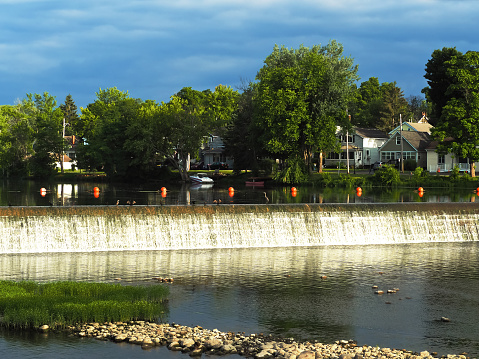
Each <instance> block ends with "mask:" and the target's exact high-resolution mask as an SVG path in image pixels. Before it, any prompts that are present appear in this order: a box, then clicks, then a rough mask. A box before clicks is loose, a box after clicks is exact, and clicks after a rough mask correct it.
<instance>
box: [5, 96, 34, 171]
mask: <svg viewBox="0 0 479 359" xmlns="http://www.w3.org/2000/svg"><path fill="white" fill-rule="evenodd" d="M29 112H30V111H25V109H24V108H23V107H22V105H21V104H17V105H15V106H10V105H5V106H0V170H1V171H2V175H3V176H5V177H10V176H25V175H27V174H28V158H29V156H31V155H32V154H33V141H34V136H33V135H34V128H33V119H32V118H31V117H30V116H29Z"/></svg>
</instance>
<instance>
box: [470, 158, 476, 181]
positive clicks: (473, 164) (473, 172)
mask: <svg viewBox="0 0 479 359" xmlns="http://www.w3.org/2000/svg"><path fill="white" fill-rule="evenodd" d="M471 177H476V165H475V162H474V160H472V162H471Z"/></svg>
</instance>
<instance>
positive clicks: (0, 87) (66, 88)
mask: <svg viewBox="0 0 479 359" xmlns="http://www.w3.org/2000/svg"><path fill="white" fill-rule="evenodd" d="M478 15H479V0H294V1H292V0H221V1H220V0H136V1H126V0H67V1H65V0H62V1H59V0H0V105H13V104H15V103H17V102H18V101H21V100H22V99H24V98H25V97H26V94H28V93H33V94H34V93H39V94H42V93H44V92H48V93H49V94H50V95H53V96H55V97H56V100H57V102H58V104H61V103H63V102H64V101H65V97H66V96H67V95H68V94H71V96H72V97H73V100H74V101H75V103H76V105H77V106H78V107H79V108H80V107H86V106H87V105H88V104H89V103H92V102H94V101H95V99H96V93H97V92H98V91H99V89H100V88H101V89H106V88H109V87H117V88H118V89H119V90H121V91H128V92H129V94H130V96H131V97H134V98H141V99H142V100H155V101H157V102H161V101H164V102H168V101H169V98H170V97H171V96H172V95H174V94H175V93H177V92H178V91H179V90H181V89H182V88H183V87H192V88H193V89H195V90H200V91H202V90H205V89H212V90H213V89H214V88H215V86H217V85H218V84H222V85H228V86H231V87H233V88H234V89H238V88H239V87H241V85H242V84H244V83H248V82H250V81H254V80H255V76H256V74H257V72H258V70H259V69H260V68H261V67H262V66H263V63H264V60H265V58H266V57H267V56H268V55H269V54H271V52H272V51H273V48H274V46H275V44H277V45H280V46H281V45H284V46H286V47H288V48H299V46H300V45H304V46H307V47H311V46H313V45H318V44H321V45H327V44H328V42H329V41H331V40H336V41H337V42H339V43H340V44H342V45H343V47H344V55H345V56H348V57H352V58H353V59H354V63H355V64H357V65H358V67H359V71H358V74H359V76H360V77H361V80H360V81H359V83H358V85H360V83H361V82H363V81H367V80H368V79H369V78H370V77H377V78H378V79H379V82H380V83H383V82H393V81H396V83H397V86H399V87H400V88H401V89H402V90H403V91H404V95H405V96H406V97H409V96H422V94H421V89H422V88H424V87H425V86H426V85H427V83H426V80H425V79H424V74H425V70H424V68H425V65H426V63H427V61H428V60H429V59H430V58H431V54H432V52H433V51H434V50H436V49H442V48H443V47H456V48H457V49H458V50H459V51H461V52H467V51H469V50H473V51H479V36H478V35H479V21H477V18H478Z"/></svg>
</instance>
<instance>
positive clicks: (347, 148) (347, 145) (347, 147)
mask: <svg viewBox="0 0 479 359" xmlns="http://www.w3.org/2000/svg"><path fill="white" fill-rule="evenodd" d="M348 118H349V122H351V115H348ZM346 163H347V165H346V167H347V169H348V174H349V130H346Z"/></svg>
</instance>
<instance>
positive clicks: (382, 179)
mask: <svg viewBox="0 0 479 359" xmlns="http://www.w3.org/2000/svg"><path fill="white" fill-rule="evenodd" d="M372 177H373V179H372V180H373V182H374V183H376V184H378V185H382V186H393V185H396V184H398V183H399V182H400V181H401V179H400V177H399V171H398V170H397V169H395V168H394V167H392V166H389V165H384V166H382V167H380V168H379V169H377V170H376V171H375V172H374V175H373V176H372Z"/></svg>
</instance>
